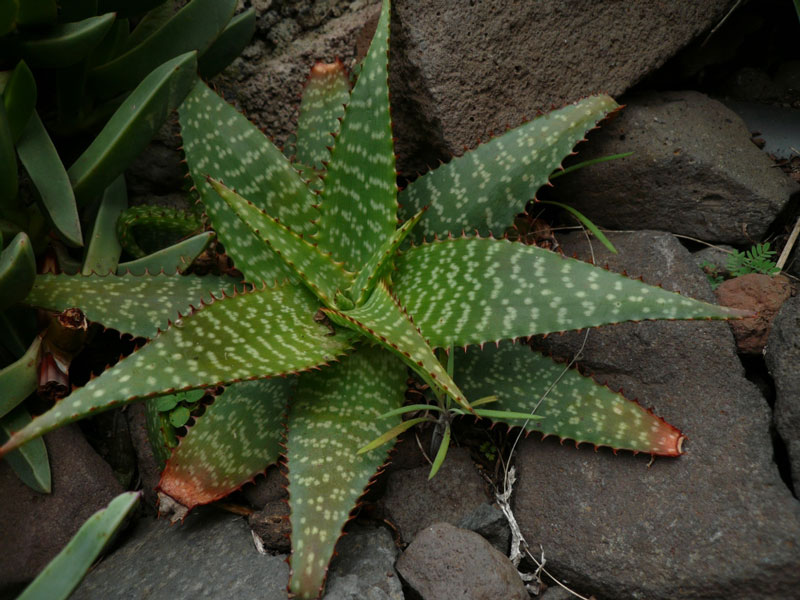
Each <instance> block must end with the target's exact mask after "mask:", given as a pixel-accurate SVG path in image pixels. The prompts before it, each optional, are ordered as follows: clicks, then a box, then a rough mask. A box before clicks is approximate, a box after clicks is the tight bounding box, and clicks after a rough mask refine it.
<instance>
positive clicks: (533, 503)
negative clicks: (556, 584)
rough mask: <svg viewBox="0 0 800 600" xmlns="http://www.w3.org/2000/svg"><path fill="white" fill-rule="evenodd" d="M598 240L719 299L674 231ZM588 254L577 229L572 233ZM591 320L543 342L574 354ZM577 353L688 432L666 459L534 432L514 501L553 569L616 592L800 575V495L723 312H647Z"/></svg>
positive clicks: (774, 588) (651, 279)
mask: <svg viewBox="0 0 800 600" xmlns="http://www.w3.org/2000/svg"><path fill="white" fill-rule="evenodd" d="M611 240H612V242H613V243H614V244H615V245H616V247H617V249H618V250H619V251H620V254H619V255H617V256H613V255H610V254H609V253H608V252H607V251H605V250H604V249H603V248H602V247H600V246H599V244H597V243H595V244H594V253H595V255H596V257H597V262H598V263H599V264H605V263H606V262H608V264H609V266H610V268H611V269H613V270H617V271H620V270H622V269H626V270H627V272H628V273H629V274H630V275H632V276H643V277H644V279H645V281H647V282H648V283H653V284H658V283H660V284H662V285H664V287H665V288H668V289H673V290H676V289H678V290H680V291H681V292H682V293H685V294H687V295H689V296H693V297H696V298H700V299H702V300H706V301H713V294H712V292H711V290H710V288H709V286H708V283H707V281H706V280H705V277H704V275H703V273H702V272H701V271H700V270H699V269H698V268H697V266H696V265H695V264H694V263H693V261H692V259H691V257H690V255H689V254H688V252H686V250H684V249H683V248H682V247H681V246H680V244H679V243H678V242H677V241H676V240H675V238H674V237H673V236H671V235H668V234H658V233H652V232H641V233H634V234H617V235H613V236H611ZM561 241H562V243H563V245H564V247H565V248H566V249H567V251H568V252H572V251H576V252H578V254H579V256H580V257H582V258H584V259H585V258H586V257H587V256H588V255H589V252H588V249H587V247H586V244H585V242H584V241H583V240H582V237H581V236H563V237H562V238H561ZM585 336H586V332H578V333H568V334H565V335H563V336H550V337H548V338H547V339H546V340H536V342H535V345H536V346H537V347H540V348H543V349H545V350H547V351H549V352H552V353H554V354H555V355H557V356H562V357H568V356H571V355H574V354H575V353H577V352H578V350H579V349H580V348H581V344H582V343H583V342H584V338H585ZM585 342H586V343H585V347H583V350H582V352H581V355H580V359H579V363H580V364H581V365H582V366H583V368H584V369H586V370H588V371H589V372H591V373H593V374H594V377H595V378H596V379H598V380H599V381H601V382H604V383H607V384H608V385H609V386H610V387H611V388H612V389H620V388H622V389H623V390H624V392H625V394H626V396H628V397H629V398H637V399H638V400H639V401H640V402H641V403H642V404H644V405H646V406H648V407H650V406H652V407H654V409H655V413H656V414H658V415H660V416H662V417H663V418H665V419H666V420H667V421H669V422H670V423H672V424H674V425H676V426H677V427H679V428H680V429H682V430H683V431H684V433H685V434H686V435H687V436H688V441H687V442H686V443H685V444H684V450H685V451H686V454H685V455H684V456H681V457H680V458H657V459H656V460H655V461H654V462H653V463H652V464H650V457H649V456H633V455H631V454H629V453H621V454H620V455H617V456H615V455H614V454H613V453H612V452H611V451H608V450H606V449H602V450H600V451H598V452H594V451H592V449H591V448H590V447H582V448H581V449H579V450H575V449H572V448H565V447H561V446H560V445H559V444H558V441H557V440H555V439H547V440H545V441H544V442H542V441H540V440H539V439H538V436H531V437H529V438H527V439H526V440H525V442H524V443H523V444H521V446H520V448H519V454H518V456H517V465H518V467H519V482H518V484H517V489H516V496H515V502H514V509H515V514H516V516H517V519H518V521H519V524H520V527H521V528H522V532H523V535H524V536H525V537H526V539H527V541H528V543H529V544H530V545H531V547H532V548H539V546H540V545H541V547H542V549H543V552H544V557H545V559H546V560H547V568H548V570H549V571H550V572H551V573H553V574H555V575H556V576H558V577H559V578H561V579H562V580H564V581H565V582H566V583H567V584H568V585H570V587H573V588H577V589H578V590H581V591H583V592H584V594H585V595H589V594H590V593H591V594H595V595H596V596H598V597H601V598H615V599H618V600H626V599H643V598H647V599H648V600H662V599H667V598H679V597H680V598H726V599H728V600H733V599H745V598H762V599H774V600H778V599H782V598H789V597H792V596H794V595H796V592H797V589H798V585H800V503H798V501H797V500H796V499H795V498H794V497H793V496H792V494H791V493H790V491H789V489H788V488H787V486H786V485H785V484H784V482H783V481H782V480H781V478H780V476H779V474H778V469H777V467H776V465H775V463H774V462H773V458H772V457H773V447H772V441H771V438H770V434H769V427H770V418H771V415H770V409H769V406H768V404H767V402H766V400H765V399H764V398H763V397H762V396H761V394H760V393H759V392H758V391H757V389H756V388H755V387H754V385H752V384H751V383H750V382H748V381H747V380H746V379H745V378H744V374H743V369H742V365H741V363H740V361H739V359H738V357H737V354H736V348H735V345H734V341H733V338H732V335H731V332H730V328H729V326H728V324H727V323H724V322H665V321H657V322H643V323H626V324H621V325H615V326H608V327H605V328H600V329H593V330H590V331H589V332H588V338H586V340H585Z"/></svg>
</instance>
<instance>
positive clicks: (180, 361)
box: [0, 284, 352, 455]
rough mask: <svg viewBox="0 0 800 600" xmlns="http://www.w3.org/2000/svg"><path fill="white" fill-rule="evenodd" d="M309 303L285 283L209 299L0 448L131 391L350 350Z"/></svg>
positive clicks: (300, 363)
mask: <svg viewBox="0 0 800 600" xmlns="http://www.w3.org/2000/svg"><path fill="white" fill-rule="evenodd" d="M316 308H317V303H316V302H315V298H314V297H313V296H312V295H311V294H310V293H309V292H307V291H306V290H305V288H301V287H298V286H294V285H291V284H285V285H283V286H277V287H274V288H267V287H264V288H261V289H257V290H252V291H249V292H245V293H241V292H240V293H236V294H235V295H233V296H226V297H224V298H223V299H214V300H213V301H212V302H211V303H210V304H206V305H205V306H203V307H202V308H199V309H195V310H194V311H193V313H192V314H191V315H189V316H187V317H182V318H180V319H178V320H176V321H174V322H173V324H172V326H171V327H170V328H169V329H167V330H166V331H164V332H161V333H160V334H159V335H158V336H157V337H155V338H154V339H153V340H152V341H151V342H150V343H148V344H146V345H145V346H144V347H143V348H141V349H140V350H138V351H136V352H134V353H133V354H131V355H130V356H129V357H128V358H126V359H125V360H123V361H122V362H120V363H119V364H117V365H116V366H114V367H112V368H111V369H109V370H107V371H105V372H104V373H103V374H102V375H100V376H99V377H97V378H96V379H92V380H91V381H89V383H87V384H86V385H85V386H84V387H82V388H80V389H78V390H76V391H74V392H73V393H72V394H70V395H69V396H67V397H66V398H64V399H63V400H61V401H60V402H59V403H58V404H56V405H55V406H54V407H53V408H52V409H50V410H49V411H48V412H46V413H44V414H43V415H40V416H38V417H37V418H36V419H34V421H33V422H32V423H31V424H30V425H29V426H28V427H26V428H24V429H23V430H21V431H19V432H17V433H16V434H15V435H14V436H12V438H11V440H9V442H8V443H7V444H6V445H5V446H3V447H2V448H0V455H2V454H4V453H6V452H8V451H9V450H12V449H14V448H16V447H19V446H20V445H21V444H24V443H25V442H27V441H28V440H30V439H33V438H35V437H38V436H40V435H43V434H45V433H47V432H48V431H51V430H52V429H55V428H56V427H60V426H62V425H65V424H67V423H71V422H73V421H77V420H79V419H82V418H84V417H86V416H88V415H89V414H92V413H97V412H101V411H104V410H108V409H110V408H113V407H115V406H118V405H120V404H126V403H129V402H132V401H134V400H137V399H139V398H147V397H152V396H159V395H162V394H168V393H173V392H175V391H176V390H185V389H196V388H201V387H208V386H212V385H224V384H226V383H232V382H236V381H241V380H245V379H261V378H267V377H274V376H282V375H286V374H288V373H295V372H298V371H303V370H308V369H312V368H315V367H318V366H319V365H322V364H326V363H327V362H329V361H331V360H334V359H336V357H337V356H339V355H341V354H343V353H344V352H347V351H348V350H349V349H350V347H351V338H352V336H350V335H348V333H347V331H342V332H337V335H335V336H330V335H327V334H328V333H329V331H328V329H327V328H326V327H325V326H324V325H320V324H318V323H316V322H315V321H314V311H315V310H316ZM87 317H88V314H87ZM286 323H292V324H293V326H292V328H291V329H287V328H286ZM253 331H258V332H259V333H260V335H259V337H258V338H256V339H253V336H252V335H251V332H253ZM248 341H249V343H248Z"/></svg>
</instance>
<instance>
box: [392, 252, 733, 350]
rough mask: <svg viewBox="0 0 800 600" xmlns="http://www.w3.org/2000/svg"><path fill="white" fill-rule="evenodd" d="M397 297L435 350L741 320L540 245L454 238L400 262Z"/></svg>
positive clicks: (729, 312)
mask: <svg viewBox="0 0 800 600" xmlns="http://www.w3.org/2000/svg"><path fill="white" fill-rule="evenodd" d="M396 266H397V271H396V272H395V274H394V291H395V294H397V297H398V298H399V300H400V303H401V304H402V305H403V306H404V307H405V308H406V310H408V312H409V314H410V315H412V317H413V319H414V323H415V324H416V325H417V327H419V329H420V331H421V332H422V335H424V336H425V338H426V339H427V340H428V342H429V343H430V344H431V346H435V347H449V346H453V345H455V346H466V345H468V344H481V343H483V342H486V341H496V340H500V339H508V338H516V337H523V336H529V335H535V334H539V333H551V332H555V331H565V330H568V329H582V328H584V327H595V326H598V325H605V324H607V323H619V322H621V321H641V320H645V319H702V318H716V319H725V318H730V317H731V316H734V315H736V314H738V313H737V312H736V311H733V310H731V309H727V308H724V307H720V306H716V305H714V304H708V303H706V302H700V301H698V300H694V299H692V298H687V297H685V296H681V295H680V294H676V293H674V292H668V291H666V290H663V289H661V288H657V287H652V286H647V285H644V284H643V283H642V282H640V281H636V280H633V279H629V278H627V277H624V276H623V275H619V274H617V273H613V272H611V271H607V270H605V269H600V268H597V267H594V266H592V265H590V264H588V263H584V262H581V261H579V260H575V259H571V258H564V257H562V256H560V255H559V254H556V253H555V252H550V251H548V250H544V249H543V248H538V247H536V246H527V245H525V244H521V243H517V242H510V241H508V240H497V239H492V238H453V239H446V240H441V241H435V242H432V243H430V244H425V245H422V246H417V247H414V248H411V249H409V250H408V251H407V252H404V253H403V254H401V255H400V256H398V257H397V260H396Z"/></svg>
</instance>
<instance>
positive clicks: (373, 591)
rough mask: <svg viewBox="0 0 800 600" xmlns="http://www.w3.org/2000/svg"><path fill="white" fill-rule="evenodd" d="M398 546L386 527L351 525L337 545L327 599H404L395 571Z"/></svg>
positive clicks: (326, 593) (326, 592) (327, 587)
mask: <svg viewBox="0 0 800 600" xmlns="http://www.w3.org/2000/svg"><path fill="white" fill-rule="evenodd" d="M397 554H398V549H397V546H395V543H394V539H392V534H391V533H389V532H388V531H387V530H386V529H384V528H383V527H378V528H372V527H363V526H353V525H351V526H349V527H348V528H347V535H345V536H344V537H343V538H342V539H340V540H339V542H338V543H337V544H336V556H335V557H334V559H333V561H332V562H331V567H330V571H329V573H328V581H327V583H326V584H325V596H324V598H325V600H362V599H366V600H403V586H402V584H401V583H400V578H399V577H398V576H397V572H396V571H395V570H394V561H395V559H396V558H397Z"/></svg>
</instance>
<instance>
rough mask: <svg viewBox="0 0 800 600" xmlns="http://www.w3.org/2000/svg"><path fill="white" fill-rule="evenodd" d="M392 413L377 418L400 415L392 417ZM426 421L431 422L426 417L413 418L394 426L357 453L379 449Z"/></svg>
mask: <svg viewBox="0 0 800 600" xmlns="http://www.w3.org/2000/svg"><path fill="white" fill-rule="evenodd" d="M398 410H402V409H398ZM393 412H394V411H391V410H390V411H389V412H386V413H383V414H382V415H381V416H380V417H379V418H381V419H385V418H387V417H389V416H395V415H397V414H401V413H399V412H397V413H395V415H392V413H393ZM426 421H427V422H430V421H431V420H430V419H429V418H428V417H415V418H413V419H409V420H408V421H403V422H402V423H400V424H399V425H395V426H394V427H392V428H391V429H390V430H389V431H387V432H386V433H382V434H381V435H379V436H378V437H376V438H375V439H374V440H372V441H371V442H370V443H369V444H367V445H366V446H362V447H361V448H359V449H358V453H359V454H363V453H364V452H369V451H370V450H374V449H375V448H379V447H381V446H383V445H384V444H385V443H386V442H391V441H392V440H393V439H394V438H396V437H397V436H398V435H400V434H401V433H403V432H404V431H408V430H409V429H411V428H412V427H413V426H414V425H419V424H420V423H425V422H426Z"/></svg>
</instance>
